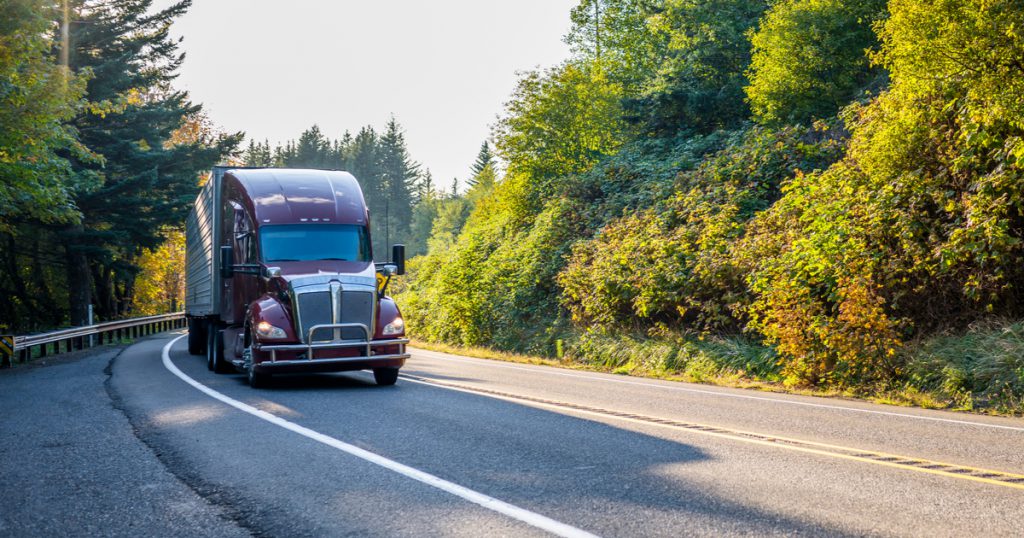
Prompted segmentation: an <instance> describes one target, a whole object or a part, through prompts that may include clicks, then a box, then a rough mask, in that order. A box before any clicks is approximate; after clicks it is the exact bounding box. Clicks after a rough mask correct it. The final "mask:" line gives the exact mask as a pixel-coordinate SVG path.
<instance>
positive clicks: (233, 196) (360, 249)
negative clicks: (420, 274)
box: [186, 167, 409, 386]
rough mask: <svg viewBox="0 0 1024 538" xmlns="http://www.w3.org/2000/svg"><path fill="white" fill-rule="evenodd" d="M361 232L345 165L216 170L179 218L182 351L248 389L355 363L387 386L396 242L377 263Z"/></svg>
mask: <svg viewBox="0 0 1024 538" xmlns="http://www.w3.org/2000/svg"><path fill="white" fill-rule="evenodd" d="M370 239H371V237H370V215H369V211H368V209H367V206H366V203H365V201H364V199H363V194H362V191H361V189H360V187H359V184H358V182H357V181H356V179H355V178H354V177H353V176H352V175H351V174H349V173H347V172H342V171H332V170H307V169H279V168H228V167H215V168H214V170H213V172H212V173H211V177H210V180H209V181H208V182H207V184H206V185H205V186H204V188H203V190H202V192H201V193H200V195H199V197H198V198H197V200H196V205H195V207H194V208H193V211H192V212H191V214H190V215H189V219H188V221H187V222H186V264H187V271H186V315H187V316H188V319H189V330H190V333H189V350H190V351H191V352H192V353H195V354H204V355H206V357H207V365H208V366H209V367H210V369H212V370H214V371H217V372H228V371H232V370H238V371H242V372H245V373H246V374H247V376H248V379H249V382H250V384H252V385H254V386H259V385H261V384H264V383H266V382H267V381H268V380H269V378H270V377H271V376H272V375H273V374H277V373H298V372H335V371H346V370H363V369H369V370H372V371H373V373H374V378H375V380H376V381H377V383H378V384H382V385H391V384H394V383H395V381H396V380H397V377H398V371H399V368H401V367H402V366H403V365H404V364H405V360H406V359H407V358H408V357H409V355H408V354H407V353H406V350H405V346H406V344H407V343H408V340H407V339H406V338H405V326H404V323H403V321H402V316H401V312H400V311H399V309H398V306H397V305H396V304H395V302H394V301H393V300H392V299H391V298H390V297H388V296H387V295H386V292H387V285H388V282H389V281H390V279H391V278H392V277H393V276H395V275H400V274H402V273H403V272H404V248H403V247H402V246H401V245H395V246H394V248H393V250H392V253H391V254H392V259H391V260H390V261H389V262H375V261H374V253H373V248H372V241H371V240H370Z"/></svg>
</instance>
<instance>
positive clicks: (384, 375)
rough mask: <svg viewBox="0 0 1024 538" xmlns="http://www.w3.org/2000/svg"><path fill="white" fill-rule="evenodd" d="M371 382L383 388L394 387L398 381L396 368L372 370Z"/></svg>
mask: <svg viewBox="0 0 1024 538" xmlns="http://www.w3.org/2000/svg"><path fill="white" fill-rule="evenodd" d="M373 380H374V381H376V382H377V384H378V385H381V386H383V387H387V386H389V385H394V384H395V382H396V381H398V368H374V369H373Z"/></svg>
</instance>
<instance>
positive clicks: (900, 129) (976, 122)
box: [745, 2, 1024, 384]
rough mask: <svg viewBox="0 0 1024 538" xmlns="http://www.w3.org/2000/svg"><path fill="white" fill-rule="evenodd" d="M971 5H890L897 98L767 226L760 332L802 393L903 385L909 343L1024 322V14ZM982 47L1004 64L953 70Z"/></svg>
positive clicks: (753, 251)
mask: <svg viewBox="0 0 1024 538" xmlns="http://www.w3.org/2000/svg"><path fill="white" fill-rule="evenodd" d="M959 6H960V4H956V6H954V5H953V3H940V4H938V5H937V6H934V5H932V3H927V4H924V3H920V2H893V3H891V4H890V10H891V12H892V16H891V19H890V20H889V21H888V22H887V23H886V24H885V26H884V27H883V29H882V34H881V35H882V38H883V49H882V50H883V52H882V54H881V56H880V57H879V59H880V61H884V62H885V65H886V66H887V67H888V68H889V69H890V71H891V73H892V80H893V86H892V88H891V89H890V90H889V91H888V92H886V93H884V94H883V95H881V96H880V97H879V98H878V99H876V100H875V101H874V102H873V103H871V104H870V105H868V106H866V107H863V108H857V107H854V108H853V109H851V110H850V111H849V113H848V116H849V117H848V124H849V125H850V126H851V127H852V129H853V131H854V134H853V138H852V139H851V142H850V149H849V152H848V154H847V156H846V158H845V159H844V160H843V162H841V163H838V164H837V165H835V166H833V167H832V168H831V169H829V170H828V171H826V172H824V173H822V174H817V175H814V176H809V177H802V178H797V179H796V180H794V181H793V182H792V183H791V184H789V185H788V186H787V187H786V195H785V196H784V198H783V199H782V200H780V202H779V203H778V204H776V206H774V207H773V208H771V209H770V210H769V211H767V212H765V213H764V214H762V215H759V216H758V219H757V223H756V224H755V225H754V229H755V230H756V232H755V233H753V234H752V238H751V240H750V242H749V244H748V245H747V246H746V247H745V250H746V251H747V254H746V258H747V259H748V260H749V263H750V267H751V274H750V277H749V282H750V285H751V288H752V290H753V291H754V292H755V293H756V294H757V299H756V300H755V301H754V302H753V303H752V305H751V308H750V312H751V315H752V318H753V320H752V323H751V325H750V326H751V328H752V329H754V330H757V331H759V332H761V333H762V334H764V335H765V336H766V337H767V338H768V339H769V341H771V342H774V343H776V344H777V345H778V347H779V350H780V351H782V352H783V353H784V354H785V355H786V356H787V358H788V359H787V361H788V365H787V373H788V374H790V375H791V376H792V377H793V379H794V381H795V382H811V383H817V382H823V381H824V382H834V383H841V384H850V383H856V382H863V381H865V380H871V379H874V378H879V377H882V378H885V377H893V376H896V375H898V374H899V372H900V365H899V363H898V361H897V360H896V359H897V358H898V350H899V348H900V346H901V345H902V343H903V342H904V341H905V340H906V338H907V337H908V336H911V335H913V334H916V333H920V332H922V331H928V330H934V329H935V328H938V327H941V326H944V325H953V326H957V325H962V324H963V323H965V322H968V321H971V320H974V319H978V318H979V317H983V316H986V315H989V314H991V313H1001V314H1007V315H1017V314H1019V313H1020V311H1021V309H1020V307H1019V304H1020V302H1019V296H1020V295H1019V294H1020V292H1019V291H1018V290H1019V286H1020V283H1021V282H1022V281H1024V274H1022V267H1024V257H1022V254H1024V253H1022V250H1021V236H1022V233H1024V221H1022V218H1021V216H1022V215H1024V198H1022V193H1021V190H1020V188H1019V186H1020V184H1021V179H1022V177H1021V172H1022V170H1021V164H1024V160H1018V159H1017V157H1016V155H1017V153H1019V152H1020V151H1021V150H1020V149H1019V147H1020V146H1019V140H1020V139H1021V135H1022V132H1021V127H1022V125H1021V122H1020V117H1021V116H1020V112H1021V110H1020V108H1015V106H1016V105H1014V103H1017V102H1019V95H1018V94H1017V93H1015V92H1016V91H1018V88H1019V84H1020V81H1019V78H1020V75H1021V74H1024V73H1022V71H1021V68H1020V67H1008V68H1005V69H1003V68H1000V67H996V65H998V66H1002V65H1003V62H1004V61H1007V60H1012V59H1013V58H1020V57H1021V54H1022V52H1024V44H1022V43H1021V41H1020V40H1019V39H1018V40H1013V39H1005V36H1006V35H1007V34H1012V33H1013V32H1015V30H1014V28H1017V27H1018V26H1019V25H1020V23H1021V22H1024V21H1021V20H1020V19H1021V17H1024V14H1022V13H1021V12H1020V11H1019V10H1018V11H1014V12H1013V15H1011V14H1010V13H1009V12H1008V10H1007V9H1006V3H1000V2H996V3H990V2H984V3H975V4H974V5H972V7H970V8H969V9H968V8H965V9H961V8H960V7H959ZM922 17H923V18H924V19H923V20H922ZM936 28H942V29H943V30H942V31H941V32H940V31H937V30H936ZM983 30H984V31H983ZM981 50H984V51H985V54H986V55H991V56H993V57H995V58H1000V60H999V61H998V62H994V63H993V64H990V65H988V66H986V64H984V63H981V58H978V59H977V60H978V61H976V62H973V63H962V62H959V61H957V62H950V61H947V59H946V56H947V55H949V54H954V55H959V54H961V53H963V52H965V51H966V52H968V53H969V52H970V51H981ZM907 51H913V52H914V54H915V55H920V57H918V56H915V57H914V58H913V59H908V57H907V56H906V55H907V54H908V52H907ZM1012 63H1013V62H1012V61H1011V62H1010V64H1011V65H1012ZM979 70H980V71H979Z"/></svg>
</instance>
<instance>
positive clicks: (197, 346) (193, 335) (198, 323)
mask: <svg viewBox="0 0 1024 538" xmlns="http://www.w3.org/2000/svg"><path fill="white" fill-rule="evenodd" d="M205 352H206V324H205V323H204V322H203V321H202V320H198V319H194V318H188V354H189V355H202V354H204V353H205Z"/></svg>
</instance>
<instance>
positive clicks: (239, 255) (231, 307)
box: [220, 201, 256, 325]
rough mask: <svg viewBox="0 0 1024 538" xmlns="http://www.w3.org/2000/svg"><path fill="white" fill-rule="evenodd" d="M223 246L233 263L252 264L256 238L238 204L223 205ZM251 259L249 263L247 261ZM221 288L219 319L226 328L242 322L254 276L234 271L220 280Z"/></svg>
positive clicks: (229, 202)
mask: <svg viewBox="0 0 1024 538" xmlns="http://www.w3.org/2000/svg"><path fill="white" fill-rule="evenodd" d="M223 222H224V230H225V234H224V243H225V244H227V245H231V246H232V251H233V255H234V259H233V260H232V263H234V264H236V265H238V264H243V263H254V262H255V260H254V259H253V258H254V257H255V255H254V254H255V248H256V243H255V237H254V236H253V225H252V219H250V218H249V216H248V214H247V213H246V211H245V208H244V207H242V205H241V204H239V203H237V202H233V201H228V202H226V203H225V204H224V221H223ZM249 260H252V261H249ZM223 282H224V284H223V286H222V288H221V303H220V304H221V320H222V321H224V322H225V323H228V324H229V325H238V324H240V323H242V321H243V319H242V318H243V316H244V315H245V308H246V305H248V304H249V302H250V301H252V299H254V298H255V297H252V298H249V294H248V293H247V291H249V289H250V288H254V287H255V285H256V282H255V278H254V277H253V275H248V274H244V273H241V272H235V274H234V275H232V276H231V278H225V279H223Z"/></svg>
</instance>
